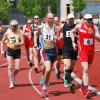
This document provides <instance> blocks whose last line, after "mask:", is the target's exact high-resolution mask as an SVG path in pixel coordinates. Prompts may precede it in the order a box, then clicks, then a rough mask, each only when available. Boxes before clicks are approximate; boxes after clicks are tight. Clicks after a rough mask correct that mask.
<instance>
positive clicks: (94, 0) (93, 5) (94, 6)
mask: <svg viewBox="0 0 100 100" xmlns="http://www.w3.org/2000/svg"><path fill="white" fill-rule="evenodd" d="M72 2H73V0H60V17H64V16H66V15H67V14H68V13H74V11H73V10H72V9H73V6H72ZM99 10H100V0H87V4H86V8H85V9H84V10H83V11H82V12H81V13H82V14H83V15H84V14H86V13H91V14H92V15H95V16H100V11H99ZM77 15H79V14H77Z"/></svg>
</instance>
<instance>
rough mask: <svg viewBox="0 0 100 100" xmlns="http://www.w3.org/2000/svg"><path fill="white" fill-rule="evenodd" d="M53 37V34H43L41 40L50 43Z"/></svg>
mask: <svg viewBox="0 0 100 100" xmlns="http://www.w3.org/2000/svg"><path fill="white" fill-rule="evenodd" d="M53 37H54V35H53V34H45V35H44V36H43V39H44V40H48V41H52V40H53V39H54V38H53Z"/></svg>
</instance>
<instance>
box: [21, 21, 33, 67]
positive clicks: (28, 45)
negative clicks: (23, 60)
mask: <svg viewBox="0 0 100 100" xmlns="http://www.w3.org/2000/svg"><path fill="white" fill-rule="evenodd" d="M31 34H32V29H31V20H27V23H26V25H24V27H23V35H24V43H25V49H26V53H27V59H28V62H29V65H30V67H32V66H33V63H32V60H33V42H32V36H31Z"/></svg>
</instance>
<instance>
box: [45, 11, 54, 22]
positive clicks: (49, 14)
mask: <svg viewBox="0 0 100 100" xmlns="http://www.w3.org/2000/svg"><path fill="white" fill-rule="evenodd" d="M53 19H54V15H53V13H47V16H46V20H47V22H48V23H49V24H51V23H53Z"/></svg>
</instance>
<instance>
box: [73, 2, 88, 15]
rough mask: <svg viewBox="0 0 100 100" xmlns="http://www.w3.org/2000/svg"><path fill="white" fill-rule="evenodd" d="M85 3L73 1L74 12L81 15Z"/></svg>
mask: <svg viewBox="0 0 100 100" xmlns="http://www.w3.org/2000/svg"><path fill="white" fill-rule="evenodd" d="M86 1H87V0H73V3H72V5H73V7H74V9H73V10H74V12H75V13H80V15H81V11H82V10H83V9H85V8H86Z"/></svg>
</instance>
